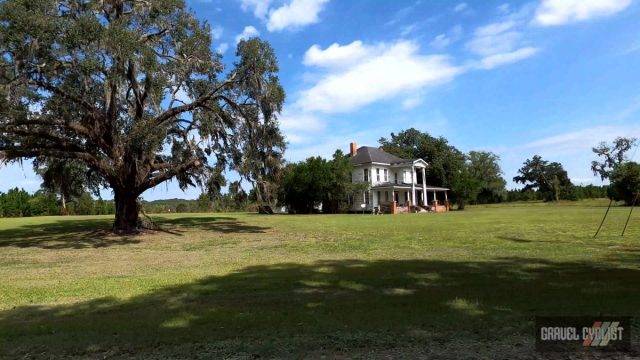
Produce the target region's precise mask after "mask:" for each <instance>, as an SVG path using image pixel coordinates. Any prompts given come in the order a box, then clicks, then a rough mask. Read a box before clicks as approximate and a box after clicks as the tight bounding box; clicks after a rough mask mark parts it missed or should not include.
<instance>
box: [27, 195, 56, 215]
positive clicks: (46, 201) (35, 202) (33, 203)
mask: <svg viewBox="0 0 640 360" xmlns="http://www.w3.org/2000/svg"><path fill="white" fill-rule="evenodd" d="M29 208H30V212H31V215H33V216H44V215H59V214H60V207H58V201H57V199H56V196H55V194H52V193H50V192H48V191H43V190H39V191H37V192H36V193H35V194H33V196H32V197H31V199H29Z"/></svg>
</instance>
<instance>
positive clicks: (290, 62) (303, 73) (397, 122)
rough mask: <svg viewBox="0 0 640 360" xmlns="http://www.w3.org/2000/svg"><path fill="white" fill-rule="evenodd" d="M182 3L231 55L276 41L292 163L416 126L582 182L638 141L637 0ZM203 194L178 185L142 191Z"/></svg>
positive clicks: (31, 183)
mask: <svg viewBox="0 0 640 360" xmlns="http://www.w3.org/2000/svg"><path fill="white" fill-rule="evenodd" d="M188 3H189V6H190V7H191V8H192V9H193V11H194V12H195V13H196V15H197V16H198V17H199V18H200V19H202V20H206V21H208V22H209V23H210V24H211V25H212V28H213V30H212V34H213V37H214V42H213V44H212V48H213V49H216V50H217V51H219V52H221V53H223V55H224V59H225V62H226V63H227V64H231V63H232V62H233V60H234V58H233V55H234V49H235V45H236V43H237V41H238V39H240V38H242V37H249V36H255V35H258V36H260V37H262V38H264V39H266V40H268V41H269V42H270V43H271V44H272V46H273V47H274V49H275V51H276V54H277V56H278V58H279V62H280V76H281V82H282V84H283V86H284V88H285V90H286V92H287V101H286V106H285V111H284V112H283V114H281V124H282V129H283V131H284V133H285V135H286V137H287V140H288V141H289V148H288V150H287V154H286V157H287V159H288V160H290V161H297V160H302V159H304V158H306V157H308V156H312V155H322V156H330V155H331V154H332V153H333V151H335V149H337V148H341V149H343V150H344V151H346V150H347V149H348V144H349V142H351V141H356V142H357V143H358V144H359V145H373V146H375V145H377V140H378V139H379V138H380V137H382V136H389V134H390V133H391V132H398V131H400V130H402V129H406V128H409V127H415V128H418V129H420V130H423V131H427V132H429V133H431V134H433V135H443V136H445V137H447V138H448V139H449V141H450V142H451V143H452V144H453V145H455V146H457V147H458V148H460V149H461V150H464V151H469V150H490V151H494V152H496V153H497V154H499V155H500V156H501V158H502V164H501V165H502V168H503V171H504V174H505V178H506V179H507V180H509V181H510V179H511V178H512V177H513V176H514V175H515V173H516V171H517V169H518V168H519V167H520V165H521V164H522V162H523V161H524V160H525V159H526V158H528V157H531V156H532V155H534V154H540V155H542V156H543V157H544V158H545V159H548V160H552V161H559V162H561V163H562V164H563V165H564V166H565V168H566V169H567V171H568V172H569V176H570V177H571V179H572V181H573V182H574V183H576V184H586V183H599V181H598V179H597V178H596V177H594V176H593V175H592V174H591V172H590V170H589V164H590V162H591V160H592V159H593V156H592V153H591V151H590V148H591V147H592V146H594V145H596V144H597V143H598V142H599V141H601V140H611V139H613V138H615V137H616V136H625V135H626V136H636V137H640V86H639V84H640V66H639V65H640V21H639V20H640V1H638V0H635V1H633V0H542V1H530V2H519V1H510V2H505V1H504V0H503V1H465V2H462V1H451V2H449V1H427V0H422V1H415V0H413V1H382V0H379V1H373V0H263V1H259V0H224V1H218V0H190V1H189V2H188ZM638 157H640V155H638V156H636V160H638V159H637V158H638ZM0 179H1V180H0V191H6V190H7V189H8V188H10V187H14V186H21V187H24V188H25V189H27V190H29V191H34V190H37V189H38V187H39V180H38V178H37V177H36V176H35V175H34V174H33V172H32V171H31V165H30V163H28V162H25V163H24V164H23V166H22V167H20V166H18V165H17V164H13V165H9V166H6V167H4V168H1V169H0ZM509 186H510V187H513V186H514V185H513V184H512V183H511V182H510V184H509ZM199 192H200V190H199V189H190V190H188V191H187V192H184V193H183V192H182V191H181V190H180V189H179V188H178V186H177V184H176V183H175V182H174V183H167V184H163V185H160V186H159V187H157V188H156V189H153V190H150V191H148V192H146V193H145V194H143V197H144V198H145V199H149V200H153V199H158V198H169V197H182V198H194V197H196V196H197V195H198V194H199ZM104 197H106V198H109V197H110V195H109V193H108V192H105V193H104Z"/></svg>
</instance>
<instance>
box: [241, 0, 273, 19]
mask: <svg viewBox="0 0 640 360" xmlns="http://www.w3.org/2000/svg"><path fill="white" fill-rule="evenodd" d="M270 5H271V0H240V8H242V10H243V11H252V12H253V15H254V16H255V17H257V18H258V19H264V18H265V17H266V15H267V14H268V12H269V6H270Z"/></svg>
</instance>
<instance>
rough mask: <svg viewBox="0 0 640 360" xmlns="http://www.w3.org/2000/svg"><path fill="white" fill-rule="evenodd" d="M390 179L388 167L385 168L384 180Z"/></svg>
mask: <svg viewBox="0 0 640 360" xmlns="http://www.w3.org/2000/svg"><path fill="white" fill-rule="evenodd" d="M388 181H389V171H387V169H384V182H388Z"/></svg>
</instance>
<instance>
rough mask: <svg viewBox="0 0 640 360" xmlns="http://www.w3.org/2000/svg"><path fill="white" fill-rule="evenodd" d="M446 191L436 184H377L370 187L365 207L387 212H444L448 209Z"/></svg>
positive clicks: (374, 210)
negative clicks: (423, 185)
mask: <svg viewBox="0 0 640 360" xmlns="http://www.w3.org/2000/svg"><path fill="white" fill-rule="evenodd" d="M448 191H449V189H447V188H442V187H436V186H425V187H424V188H423V187H422V186H420V185H416V186H411V185H395V184H393V185H379V186H375V187H373V188H372V189H371V194H370V196H371V199H370V200H371V201H370V202H369V204H370V206H367V209H368V210H371V211H373V212H376V210H377V211H379V212H381V213H387V214H398V213H409V212H445V211H448V210H449V198H448V194H447V192H448ZM369 204H368V205H369Z"/></svg>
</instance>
